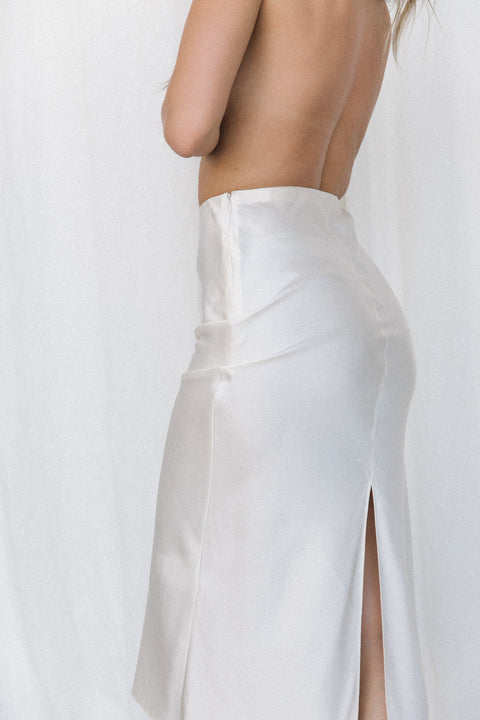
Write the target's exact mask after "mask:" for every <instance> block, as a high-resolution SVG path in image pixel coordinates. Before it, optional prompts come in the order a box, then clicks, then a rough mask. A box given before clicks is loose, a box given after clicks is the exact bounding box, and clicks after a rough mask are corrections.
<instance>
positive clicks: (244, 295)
mask: <svg viewBox="0 0 480 720" xmlns="http://www.w3.org/2000/svg"><path fill="white" fill-rule="evenodd" d="M198 229H199V237H198V254H197V274H198V276H199V279H200V283H201V286H202V315H203V317H202V320H203V322H209V321H218V320H227V319H232V318H234V317H237V316H238V314H242V313H245V312H250V311H251V310H253V309H254V308H255V307H256V306H257V305H258V304H259V303H260V304H261V302H263V301H264V300H266V299H267V297H268V296H269V295H271V293H273V294H275V293H276V292H279V291H281V289H282V287H283V285H284V284H288V283H289V282H291V281H292V279H293V278H295V277H296V278H299V277H302V276H304V275H305V274H310V273H311V272H312V271H315V272H317V273H322V272H331V271H333V266H336V267H339V266H342V265H343V264H344V263H345V262H348V261H349V258H350V254H351V252H352V251H354V250H355V249H356V247H357V245H358V243H357V238H356V233H355V228H354V223H353V218H352V216H351V215H350V213H349V212H347V210H346V209H345V208H344V201H343V198H338V197H337V196H336V195H334V194H332V193H329V192H326V191H324V190H319V189H317V188H313V187H304V186H297V185H278V186H268V187H258V188H246V189H239V190H231V191H229V192H224V193H221V194H220V195H214V196H212V197H210V198H207V200H205V201H204V202H203V203H202V204H201V205H200V206H199V228H198Z"/></svg>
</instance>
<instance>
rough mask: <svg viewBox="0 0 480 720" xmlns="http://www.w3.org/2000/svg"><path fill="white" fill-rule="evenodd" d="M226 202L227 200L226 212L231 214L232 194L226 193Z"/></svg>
mask: <svg viewBox="0 0 480 720" xmlns="http://www.w3.org/2000/svg"><path fill="white" fill-rule="evenodd" d="M227 200H228V212H229V213H231V212H232V193H231V192H227Z"/></svg>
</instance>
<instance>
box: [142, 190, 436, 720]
mask: <svg viewBox="0 0 480 720" xmlns="http://www.w3.org/2000/svg"><path fill="white" fill-rule="evenodd" d="M198 241H199V242H198V256H197V270H198V276H199V279H200V285H201V297H202V300H201V305H202V308H201V309H202V318H201V320H202V322H201V324H200V325H198V326H197V327H196V328H195V331H194V332H195V337H196V342H195V346H194V350H193V354H192V357H191V360H190V363H189V365H188V367H187V369H186V370H185V372H183V374H182V375H181V381H180V386H179V389H178V394H177V396H176V400H175V403H174V406H173V410H172V414H171V419H170V424H169V428H168V433H167V437H166V443H165V448H164V455H163V461H162V467H161V473H160V480H159V486H158V500H157V506H156V516H155V532H154V538H153V551H152V558H151V569H150V583H149V588H148V599H147V604H146V610H145V619H144V625H143V633H142V637H141V644H140V650H139V655H138V660H137V667H136V672H135V678H134V683H133V688H132V695H133V697H134V699H135V700H136V701H137V702H138V703H139V704H140V705H141V706H142V707H143V708H144V709H145V710H146V712H147V713H148V714H149V715H150V717H152V718H154V720H358V707H359V689H360V648H361V618H362V597H363V578H364V553H365V531H366V522H367V512H368V503H369V496H370V490H372V493H373V499H374V511H375V521H376V537H377V551H378V565H379V574H380V593H381V612H382V626H383V646H384V665H385V690H386V703H387V710H388V719H389V720H427V718H428V710H427V701H426V692H425V685H424V673H423V668H422V658H421V651H420V645H419V636H418V627H417V618H416V610H415V595H414V577H413V564H412V551H411V529H410V516H409V504H408V495H407V484H406V475H405V464H404V444H405V442H404V441H405V429H406V422H407V414H408V410H409V404H410V401H411V398H412V395H413V391H414V387H415V378H416V365H415V356H414V351H413V347H412V338H411V335H410V331H409V327H408V324H407V321H406V318H405V315H404V313H403V311H402V309H401V306H400V304H399V302H398V300H397V298H396V296H395V294H394V292H393V291H392V288H391V287H390V285H389V284H388V283H387V281H386V279H385V277H384V276H383V275H382V273H381V272H380V270H379V269H378V267H377V266H376V265H375V264H374V262H373V261H372V259H371V258H370V257H369V255H368V254H367V253H366V251H365V250H364V249H363V248H362V247H361V245H360V244H359V243H358V241H357V237H356V233H355V227H354V222H353V218H352V216H351V214H349V213H348V212H347V211H346V210H345V209H344V208H343V207H342V202H341V201H340V200H339V199H338V198H337V196H336V195H333V194H331V193H328V192H325V191H321V190H317V189H315V188H310V187H299V186H274V187H259V188H253V189H246V190H234V191H232V192H227V193H223V194H221V195H217V196H215V197H211V198H209V199H208V200H206V201H205V202H204V203H203V204H202V205H201V206H200V208H199V237H198Z"/></svg>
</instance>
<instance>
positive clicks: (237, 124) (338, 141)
mask: <svg viewBox="0 0 480 720" xmlns="http://www.w3.org/2000/svg"><path fill="white" fill-rule="evenodd" d="M390 27H391V23H390V13H389V10H388V7H387V5H386V4H385V1H384V0H263V2H262V5H261V7H260V10H259V14H258V17H257V21H256V24H255V27H254V30H253V33H252V36H251V38H250V42H249V44H248V47H247V50H246V52H245V54H244V57H243V59H242V62H241V65H240V68H239V71H238V73H237V75H236V78H235V81H234V84H233V87H232V90H231V93H230V96H229V99H228V104H227V108H226V111H225V115H224V116H223V120H222V124H221V128H220V139H219V142H218V144H217V146H216V147H215V149H214V150H213V152H211V153H210V154H208V155H204V156H203V157H202V159H201V161H200V168H199V182H198V201H199V203H202V202H203V201H204V200H206V199H207V198H209V197H212V196H214V195H219V194H221V193H223V192H226V191H228V190H235V189H242V188H249V187H262V186H263V187H265V186H274V185H302V186H308V187H316V188H319V189H320V190H325V191H327V192H330V193H333V194H335V195H337V196H338V197H342V196H343V195H344V193H345V191H346V189H347V187H348V184H349V182H350V176H351V172H352V168H353V163H354V160H355V157H356V155H357V153H358V150H359V148H360V145H361V142H362V140H363V137H364V135H365V132H366V130H367V127H368V123H369V121H370V117H371V115H372V112H373V109H374V107H375V103H376V100H377V97H378V94H379V92H380V88H381V85H382V80H383V76H384V72H385V66H386V62H387V58H388V53H387V49H388V45H386V42H387V40H388V37H389V33H390Z"/></svg>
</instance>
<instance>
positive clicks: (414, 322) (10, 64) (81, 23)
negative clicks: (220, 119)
mask: <svg viewBox="0 0 480 720" xmlns="http://www.w3.org/2000/svg"><path fill="white" fill-rule="evenodd" d="M436 7H437V14H438V17H439V19H440V22H441V26H439V24H438V22H437V21H436V20H435V18H432V20H431V23H430V30H428V15H427V12H426V11H422V12H419V13H417V20H416V23H415V25H414V26H413V27H412V29H411V30H410V31H409V32H407V36H406V37H405V39H404V41H403V45H402V48H401V55H400V62H401V65H400V66H396V65H395V64H394V62H393V58H392V56H390V59H389V63H388V67H387V73H386V78H385V82H384V87H383V89H382V93H381V95H380V98H379V100H378V102H377V106H376V108H375V111H374V115H373V117H372V121H371V124H370V126H369V129H368V131H367V135H366V137H365V139H364V143H363V145H362V148H361V150H360V153H359V156H358V158H357V162H356V165H355V168H354V172H353V176H352V181H351V185H350V188H349V190H348V192H347V196H346V207H347V209H348V210H349V211H350V212H351V213H352V214H353V216H354V218H355V222H356V226H357V231H358V237H359V241H360V242H361V243H362V244H363V245H364V247H365V248H366V249H367V250H368V251H369V252H370V253H371V255H372V257H373V258H374V259H375V261H376V262H377V264H378V265H379V267H380V268H381V269H382V271H383V272H384V274H385V275H386V277H387V279H388V280H389V281H390V283H391V284H392V287H393V288H394V290H395V291H396V293H397V294H398V297H399V299H400V301H401V303H402V305H403V307H404V309H405V312H406V314H407V316H408V319H409V321H410V324H411V329H412V335H413V339H414V342H415V347H416V356H417V364H418V369H417V389H416V393H415V396H414V399H413V401H412V406H411V414H410V419H409V425H408V430H407V438H406V442H407V445H406V461H407V472H408V483H409V493H410V498H411V510H412V531H413V535H414V537H413V540H414V559H415V577H416V583H417V606H418V614H419V625H420V632H421V641H422V650H423V653H424V659H425V669H426V676H427V684H428V692H429V700H430V704H431V711H432V720H433V719H435V720H452V718H455V720H477V718H478V707H480V694H479V687H478V683H477V682H476V681H477V679H478V672H479V653H478V648H479V647H480V617H479V614H478V606H479V603H480V585H479V583H478V571H479V560H480V556H479V553H480V550H479V548H480V537H479V523H478V517H479V514H480V490H479V477H480V460H479V454H478V447H477V442H478V437H479V436H480V410H479V408H480V372H479V364H478V358H479V356H480V328H479V324H480V283H479V280H478V278H479V277H480V241H479V240H480V239H479V232H478V228H479V226H480V207H479V205H480V203H479V200H478V197H479V195H480V175H479V166H480V163H479V157H480V136H479V133H478V117H479V115H480V108H479V97H480V94H479V93H478V82H479V81H478V73H477V69H476V68H477V63H478V62H479V60H480V50H479V47H478V37H479V36H480V8H479V6H478V3H476V2H474V0H463V3H462V8H461V9H458V7H457V6H456V5H455V4H454V3H447V2H446V0H437V4H436ZM188 8H189V3H187V2H185V0H182V1H181V2H178V0H167V1H166V2H163V3H159V2H154V1H153V0H143V1H142V2H131V1H130V2H129V1H128V0H115V2H113V0H101V1H100V2H98V0H84V1H83V2H81V3H78V2H73V0H63V2H56V1H54V0H43V2H41V3H31V2H26V0H15V1H14V0H4V2H3V3H2V5H1V7H0V65H1V73H0V87H1V110H0V117H1V122H2V128H1V130H2V131H1V137H0V150H1V156H0V157H1V208H0V217H1V255H0V260H1V262H0V293H1V296H0V302H1V305H0V341H1V369H0V378H1V379H0V393H1V424H0V472H1V484H0V492H1V496H0V497H1V506H0V511H1V517H0V538H1V544H0V553H1V562H0V584H1V587H0V598H1V599H0V637H1V638H2V642H1V644H0V678H1V682H0V688H1V689H0V717H1V718H2V720H26V719H27V718H28V719H29V720H30V719H31V720H66V718H68V719H69V720H107V718H108V720H111V718H115V719H118V720H121V719H122V718H125V720H127V719H129V720H140V719H141V718H144V717H145V713H144V712H143V711H142V710H141V708H140V707H139V706H138V705H137V704H136V703H135V701H134V700H133V699H132V698H131V696H130V688H131V683H132V680H133V672H134V667H135V662H136V655H137V649H138V645H139V641H140V632H141V625H142V621H143V613H144V605H145V599H146V591H147V580H148V571H149V562H150V550H151V541H152V533H153V521H154V505H155V497H156V490H157V482H158V475H159V470H160V464H161V458H162V452H163V443H164V441H165V435H166V430H167V424H168V419H169V416H170V411H171V409H172V405H173V401H174V398H175V394H176V391H177V388H178V383H179V380H180V374H181V372H182V371H183V370H184V369H185V367H186V364H187V362H188V360H189V358H190V354H191V351H192V349H193V341H194V337H193V327H194V326H195V325H196V324H197V323H198V322H199V305H198V302H199V287H198V284H197V278H196V267H195V263H196V249H197V235H196V233H197V212H198V206H197V196H196V182H197V177H196V176H197V169H198V162H199V159H198V158H190V159H184V158H180V157H179V156H177V155H175V153H173V151H172V150H171V149H170V148H169V147H168V146H167V145H166V144H165V142H164V140H163V136H162V130H161V120H160V107H161V102H162V98H163V93H155V92H154V90H155V88H156V87H157V86H158V84H159V83H161V82H162V81H163V80H166V79H167V78H168V77H169V75H170V73H171V70H172V69H173V63H174V59H175V55H176V51H177V47H178V42H179V38H180V33H181V30H182V28H183V23H184V20H185V17H186V13H187V11H188Z"/></svg>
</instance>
